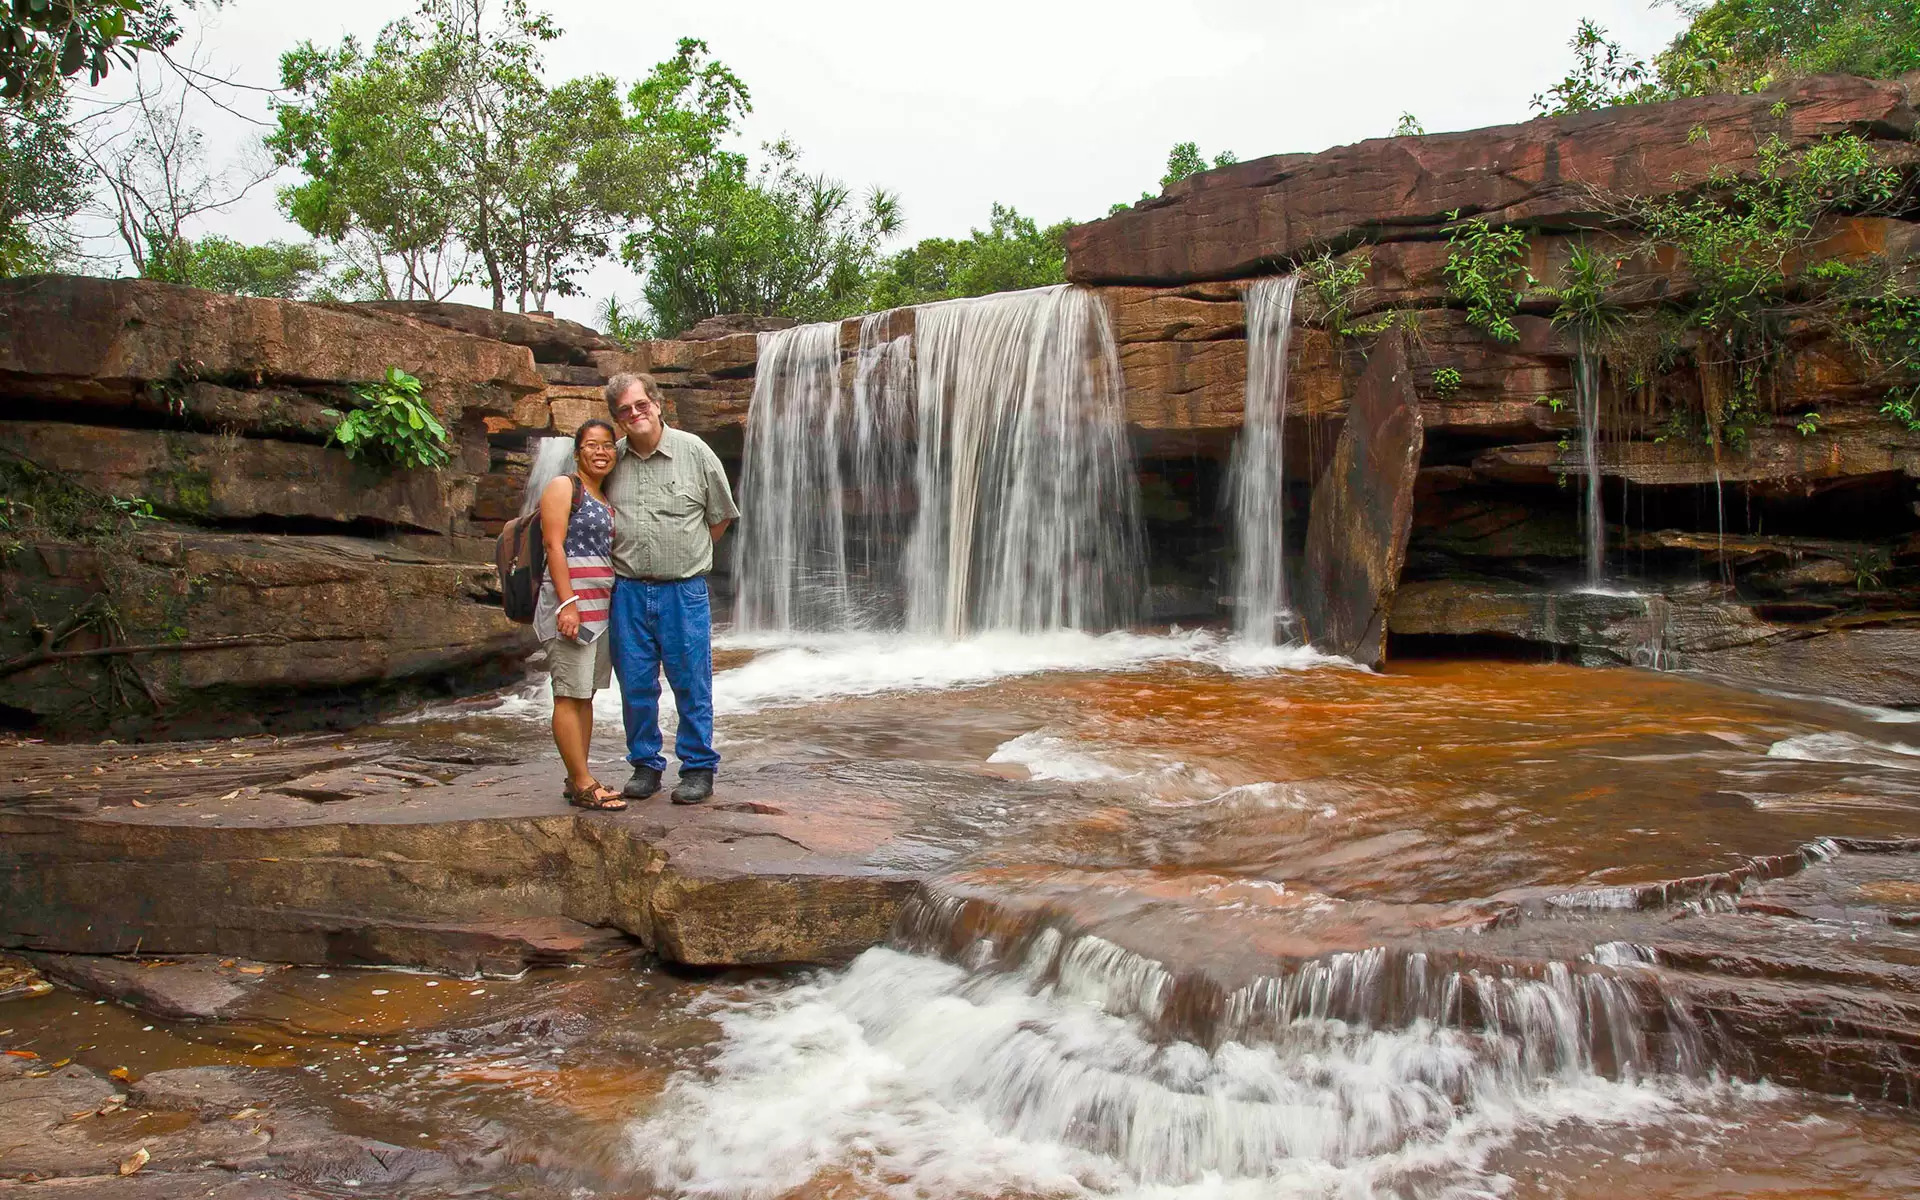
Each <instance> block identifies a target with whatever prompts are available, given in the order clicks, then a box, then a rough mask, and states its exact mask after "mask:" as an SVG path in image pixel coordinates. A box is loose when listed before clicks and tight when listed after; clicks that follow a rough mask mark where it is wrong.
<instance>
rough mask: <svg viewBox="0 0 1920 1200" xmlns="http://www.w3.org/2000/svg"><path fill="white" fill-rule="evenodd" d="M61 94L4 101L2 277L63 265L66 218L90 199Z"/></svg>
mask: <svg viewBox="0 0 1920 1200" xmlns="http://www.w3.org/2000/svg"><path fill="white" fill-rule="evenodd" d="M72 145H73V132H72V130H71V129H70V128H69V126H68V124H67V106H66V102H65V100H63V99H62V98H61V97H59V96H57V95H55V96H43V97H42V98H40V99H37V100H32V101H28V102H24V103H22V102H18V101H11V100H0V276H8V275H25V274H29V273H31V272H34V271H44V270H48V269H51V268H52V267H54V266H56V265H58V263H59V261H60V260H61V259H62V258H63V257H64V256H65V254H66V252H67V250H68V249H69V247H70V237H69V235H68V234H67V232H66V221H67V218H69V217H71V216H73V215H74V214H75V213H77V212H79V211H80V209H81V207H82V206H83V205H84V204H85V203H86V201H87V175H86V170H85V168H84V166H83V165H82V164H81V162H80V160H79V159H78V158H77V157H76V156H75V155H74V153H73V150H72Z"/></svg>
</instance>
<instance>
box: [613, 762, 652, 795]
mask: <svg viewBox="0 0 1920 1200" xmlns="http://www.w3.org/2000/svg"><path fill="white" fill-rule="evenodd" d="M659 790H660V768H659V767H635V768H634V769H633V778H632V779H629V780H627V786H625V787H623V788H621V789H620V794H621V795H622V796H625V797H626V798H627V799H629V800H645V799H646V798H647V797H648V796H651V795H653V794H654V793H655V792H657V791H659Z"/></svg>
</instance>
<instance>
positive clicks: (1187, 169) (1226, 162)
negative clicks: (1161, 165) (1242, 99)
mask: <svg viewBox="0 0 1920 1200" xmlns="http://www.w3.org/2000/svg"><path fill="white" fill-rule="evenodd" d="M1239 161H1240V160H1239V159H1238V158H1235V157H1234V154H1233V151H1231V150H1222V151H1221V152H1220V153H1218V154H1216V155H1214V156H1213V167H1230V166H1232V165H1233V164H1234V163H1236V162H1239ZM1211 169H1212V168H1211V167H1209V166H1208V165H1207V160H1206V157H1205V156H1204V155H1202V154H1201V153H1200V144H1199V143H1198V142H1176V143H1174V147H1173V149H1171V150H1169V151H1167V169H1166V172H1165V173H1164V174H1162V175H1161V176H1160V190H1161V191H1162V192H1164V191H1166V190H1167V189H1168V188H1170V187H1172V186H1173V185H1174V184H1176V183H1179V182H1180V181H1181V180H1182V179H1185V178H1187V177H1188V176H1189V175H1198V174H1199V173H1200V172H1202V171H1206V170H1211ZM1155 194H1156V193H1153V192H1141V193H1140V199H1142V200H1151V199H1153V198H1154V196H1155ZM1130 207H1132V206H1131V205H1128V204H1116V205H1114V206H1113V207H1112V208H1109V209H1108V210H1107V214H1108V215H1109V216H1111V215H1113V214H1114V213H1117V212H1121V211H1123V210H1125V209H1127V208H1130Z"/></svg>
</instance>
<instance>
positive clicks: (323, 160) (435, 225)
mask: <svg viewBox="0 0 1920 1200" xmlns="http://www.w3.org/2000/svg"><path fill="white" fill-rule="evenodd" d="M418 41H419V35H418V31H417V30H415V29H414V28H413V26H412V25H411V24H410V23H408V22H396V23H395V24H393V25H389V26H388V27H387V28H386V29H385V30H383V31H382V32H381V34H380V37H379V40H378V41H376V42H375V43H374V45H373V47H372V49H371V50H370V51H367V50H362V49H361V47H360V45H359V44H358V43H357V42H356V41H355V40H354V39H353V38H347V39H345V40H344V41H342V42H341V43H340V45H339V46H338V47H336V48H334V49H331V50H323V49H321V48H319V47H316V46H315V45H314V44H313V43H311V42H302V43H300V44H299V45H298V46H296V47H294V48H293V49H292V50H290V51H288V52H287V53H286V54H284V55H282V56H281V59H280V82H281V87H282V89H283V90H284V92H285V93H286V95H287V96H288V97H289V99H286V100H282V101H280V102H278V103H277V104H276V105H275V119H276V121H277V128H276V129H275V130H274V132H273V133H272V134H270V135H269V136H268V137H267V139H266V144H267V147H268V149H269V150H271V151H272V152H273V155H274V158H275V160H276V161H277V162H279V163H281V164H283V165H291V166H295V167H297V168H299V170H300V171H301V173H302V174H304V175H305V176H306V181H305V182H303V183H299V184H295V185H293V186H291V187H287V188H284V189H282V190H281V193H280V205H281V208H282V210H283V211H284V212H285V213H286V214H287V215H288V216H289V217H290V218H292V219H293V221H294V222H295V223H297V224H298V225H299V226H300V227H301V228H302V229H304V230H306V231H307V232H308V233H309V234H311V235H313V236H314V237H317V238H320V239H323V240H325V241H326V242H328V243H329V244H330V245H331V246H332V247H333V248H334V250H335V252H336V256H337V259H338V262H339V264H340V275H339V278H338V280H337V281H336V290H339V291H340V292H342V293H343V294H349V295H354V296H358V297H360V298H364V299H404V300H414V299H429V300H438V299H441V298H443V297H445V296H446V295H447V294H448V293H449V292H451V291H452V290H453V289H454V288H455V287H457V286H458V285H459V284H460V283H461V282H463V280H464V277H465V273H466V254H465V248H464V246H462V245H461V244H460V243H459V242H458V240H457V238H456V225H457V221H456V215H455V214H456V209H457V206H458V203H459V197H458V194H457V192H456V189H455V187H454V184H453V180H452V172H453V166H452V162H451V158H450V156H449V155H448V153H447V148H446V147H445V145H444V144H443V143H442V142H441V140H440V138H439V137H438V136H437V131H436V130H435V128H434V125H433V120H432V106H431V100H432V97H431V95H430V92H429V89H428V88H427V87H426V86H425V83H426V81H425V80H423V79H422V78H421V77H420V75H419V73H417V72H416V71H414V70H413V69H412V66H411V62H410V58H411V55H412V53H413V52H414V50H415V49H416V48H417V45H418Z"/></svg>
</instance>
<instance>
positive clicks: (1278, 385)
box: [1227, 275, 1299, 646]
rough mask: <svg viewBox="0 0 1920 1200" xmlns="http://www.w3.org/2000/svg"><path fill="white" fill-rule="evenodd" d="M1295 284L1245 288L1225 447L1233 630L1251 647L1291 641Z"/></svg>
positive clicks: (1294, 279)
mask: <svg viewBox="0 0 1920 1200" xmlns="http://www.w3.org/2000/svg"><path fill="white" fill-rule="evenodd" d="M1298 286H1299V277H1298V276H1294V275H1283V276H1280V277H1279V278H1275V279H1260V280H1256V281H1254V282H1253V283H1252V284H1251V285H1249V286H1248V288H1247V292H1246V313H1247V399H1246V416H1245V419H1244V422H1243V423H1242V425H1241V427H1240V436H1239V438H1238V439H1236V440H1235V441H1234V444H1233V459H1232V462H1231V464H1230V465H1229V467H1228V484H1227V486H1228V489H1229V495H1230V496H1231V501H1230V506H1231V510H1232V514H1233V541H1234V553H1235V560H1234V570H1233V600H1234V609H1233V625H1234V632H1235V634H1236V635H1237V636H1238V637H1239V638H1240V640H1242V641H1244V642H1247V643H1249V644H1251V645H1255V646H1273V645H1277V644H1279V643H1281V642H1283V641H1292V640H1294V638H1293V637H1292V628H1293V624H1294V621H1293V614H1292V612H1291V611H1290V610H1289V608H1288V605H1287V562H1286V554H1287V551H1286V500H1287V496H1286V456H1285V441H1284V433H1285V428H1286V421H1287V349H1288V346H1289V344H1290V343H1291V342H1292V340H1293V297H1294V293H1295V291H1296V290H1297V289H1298Z"/></svg>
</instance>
